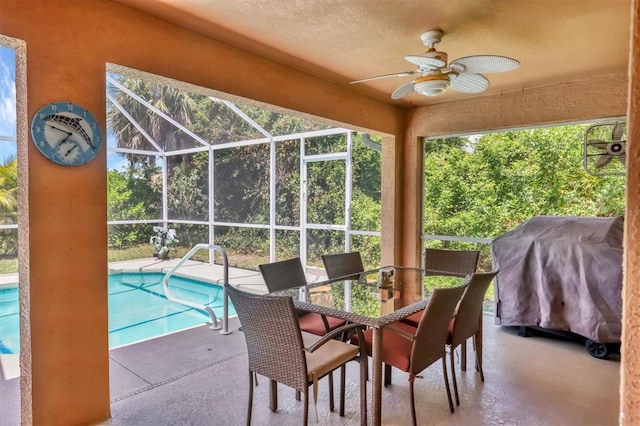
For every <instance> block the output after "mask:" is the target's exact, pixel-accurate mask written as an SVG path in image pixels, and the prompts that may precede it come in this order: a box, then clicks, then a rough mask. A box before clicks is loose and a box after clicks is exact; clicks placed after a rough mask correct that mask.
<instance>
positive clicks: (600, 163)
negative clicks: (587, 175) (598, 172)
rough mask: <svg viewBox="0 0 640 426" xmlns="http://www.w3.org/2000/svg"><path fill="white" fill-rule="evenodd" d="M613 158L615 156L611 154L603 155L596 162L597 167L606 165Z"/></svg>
mask: <svg viewBox="0 0 640 426" xmlns="http://www.w3.org/2000/svg"><path fill="white" fill-rule="evenodd" d="M612 159H613V156H611V155H609V154H605V155H601V156H600V158H598V161H597V162H596V169H599V168H601V167H604V166H606V165H607V164H609V162H610V161H611V160H612Z"/></svg>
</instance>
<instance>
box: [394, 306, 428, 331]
mask: <svg viewBox="0 0 640 426" xmlns="http://www.w3.org/2000/svg"><path fill="white" fill-rule="evenodd" d="M422 315H424V309H423V310H421V311H418V312H416V313H415V314H411V315H409V316H408V317H406V318H403V319H401V320H400V321H402V322H403V323H405V324H409V325H410V326H412V327H417V326H418V324H420V320H421V319H422Z"/></svg>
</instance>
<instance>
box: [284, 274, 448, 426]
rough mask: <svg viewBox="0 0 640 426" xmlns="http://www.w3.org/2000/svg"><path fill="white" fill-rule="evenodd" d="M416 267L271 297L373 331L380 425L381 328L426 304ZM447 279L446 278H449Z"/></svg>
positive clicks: (375, 402) (376, 417)
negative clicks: (287, 297) (283, 298)
mask: <svg viewBox="0 0 640 426" xmlns="http://www.w3.org/2000/svg"><path fill="white" fill-rule="evenodd" d="M439 278H440V279H441V278H442V277H433V276H432V277H425V275H424V271H423V270H422V269H418V268H410V267H402V266H385V267H380V268H377V269H373V270H369V271H365V272H362V273H359V274H355V275H350V276H345V277H340V278H334V279H331V280H326V281H319V282H314V283H309V284H308V285H306V286H301V287H296V288H292V289H288V290H284V291H279V292H276V293H273V294H280V295H290V296H292V297H293V300H294V305H295V307H296V308H298V309H301V310H304V311H309V312H316V313H319V314H323V315H329V316H332V317H336V318H342V319H345V320H347V321H350V322H353V323H358V324H363V325H366V326H368V327H370V328H372V329H373V341H372V354H371V355H372V370H373V371H372V392H371V395H372V404H371V405H372V415H371V417H370V418H372V420H373V424H374V425H380V424H381V413H382V335H383V334H382V328H383V327H385V326H386V325H388V324H390V323H392V322H394V321H398V320H401V319H403V318H406V317H408V316H409V315H411V314H413V313H415V312H418V311H420V310H422V309H424V308H425V307H426V306H427V303H428V302H429V299H428V294H426V292H425V291H424V282H425V280H427V279H429V280H432V279H439ZM449 278H450V277H449Z"/></svg>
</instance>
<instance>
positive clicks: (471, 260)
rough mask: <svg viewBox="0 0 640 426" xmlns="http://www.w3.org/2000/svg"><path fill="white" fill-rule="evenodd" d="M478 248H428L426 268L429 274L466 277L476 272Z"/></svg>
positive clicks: (425, 256) (425, 257) (425, 258)
mask: <svg viewBox="0 0 640 426" xmlns="http://www.w3.org/2000/svg"><path fill="white" fill-rule="evenodd" d="M479 256H480V252H479V251H477V250H442V249H426V251H425V254H424V269H425V270H426V274H427V275H448V276H453V277H463V278H464V277H466V276H467V275H469V274H473V273H474V272H476V268H477V267H478V257H479Z"/></svg>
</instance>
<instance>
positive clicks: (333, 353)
mask: <svg viewBox="0 0 640 426" xmlns="http://www.w3.org/2000/svg"><path fill="white" fill-rule="evenodd" d="M318 339H319V337H318V336H316V335H314V334H311V333H304V332H303V333H302V341H303V343H304V345H305V347H308V346H310V345H312V344H313V343H315V342H316V341H317V340H318ZM358 352H359V349H358V347H357V346H353V345H350V344H348V343H344V342H341V341H339V340H335V339H332V340H329V341H327V342H326V343H325V344H324V345H322V346H320V347H319V348H318V349H316V350H315V351H314V352H305V356H306V357H307V372H308V380H309V381H310V382H311V381H313V379H314V377H315V378H316V379H318V378H320V377H322V376H324V375H325V374H327V373H329V372H330V371H333V370H335V369H336V368H338V367H340V366H341V365H342V364H344V363H345V362H347V361H349V360H351V359H353V358H355V357H356V356H357V355H358Z"/></svg>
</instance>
